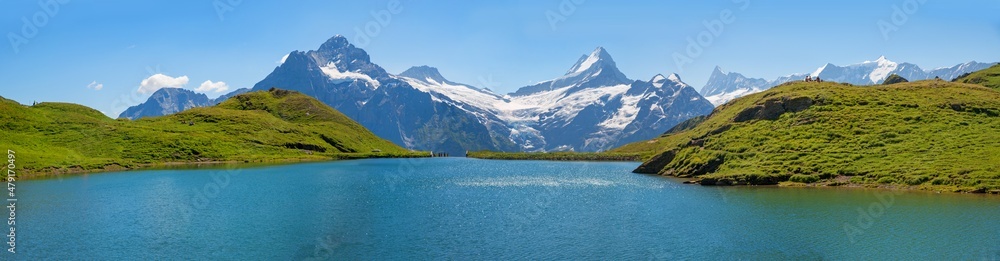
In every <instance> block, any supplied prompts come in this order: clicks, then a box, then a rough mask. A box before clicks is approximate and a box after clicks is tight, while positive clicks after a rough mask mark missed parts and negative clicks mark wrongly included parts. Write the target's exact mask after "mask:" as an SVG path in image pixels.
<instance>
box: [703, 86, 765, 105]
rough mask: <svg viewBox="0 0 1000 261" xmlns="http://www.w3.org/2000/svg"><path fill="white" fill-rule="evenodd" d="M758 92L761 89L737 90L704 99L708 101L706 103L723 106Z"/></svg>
mask: <svg viewBox="0 0 1000 261" xmlns="http://www.w3.org/2000/svg"><path fill="white" fill-rule="evenodd" d="M758 92H761V89H757V88H754V89H739V90H735V91H732V92H724V93H720V94H716V95H712V96H705V99H706V100H708V102H711V103H712V105H715V106H719V105H722V104H725V103H727V102H729V101H731V100H733V99H736V98H739V97H743V96H747V95H750V94H754V93H758Z"/></svg>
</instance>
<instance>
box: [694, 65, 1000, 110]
mask: <svg viewBox="0 0 1000 261" xmlns="http://www.w3.org/2000/svg"><path fill="white" fill-rule="evenodd" d="M993 64H996V63H979V62H975V61H973V62H968V63H964V64H959V65H955V66H953V67H946V68H938V69H934V70H924V69H921V68H920V67H919V66H917V65H915V64H912V63H897V62H893V61H890V60H889V59H886V58H885V56H881V57H879V58H878V59H875V61H865V62H862V63H858V64H852V65H847V66H837V65H834V64H829V63H828V64H826V65H824V66H822V67H820V68H819V69H816V70H815V71H813V72H812V73H808V74H792V75H788V76H784V77H779V78H778V79H775V80H773V81H766V80H764V79H759V78H756V79H755V78H746V77H744V76H743V75H741V74H738V73H725V72H722V70H721V69H719V68H718V67H716V70H715V72H713V73H712V76H710V77H709V80H708V82H707V83H706V84H705V87H703V88H702V92H701V94H702V95H705V98H706V99H709V100H710V101H712V103H713V104H715V105H720V104H723V103H726V102H728V101H729V100H732V99H735V98H739V97H742V96H744V95H748V94H752V93H757V92H760V91H763V90H766V89H769V88H771V87H773V86H777V85H780V84H782V83H786V82H790V81H797V80H802V79H804V78H805V77H806V76H811V77H814V78H815V77H819V78H821V79H823V80H825V81H834V82H844V83H850V84H854V85H873V84H880V83H882V81H884V80H885V78H886V77H889V75H892V74H897V75H899V76H902V77H903V78H906V79H908V80H911V81H912V80H926V79H932V78H935V77H939V78H941V79H944V80H949V81H950V80H952V79H954V78H956V77H958V76H960V75H962V74H965V73H969V72H974V71H978V70H982V69H986V68H989V67H990V66H992V65H993Z"/></svg>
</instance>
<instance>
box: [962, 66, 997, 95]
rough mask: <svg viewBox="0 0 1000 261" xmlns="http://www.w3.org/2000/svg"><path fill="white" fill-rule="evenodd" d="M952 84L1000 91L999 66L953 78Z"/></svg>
mask: <svg viewBox="0 0 1000 261" xmlns="http://www.w3.org/2000/svg"><path fill="white" fill-rule="evenodd" d="M954 82H960V83H971V84H979V85H982V86H986V87H989V88H992V89H994V90H1000V64H997V65H994V66H993V67H990V68H986V69H983V70H980V71H977V72H973V73H970V74H968V75H963V76H959V77H958V78H955V80H954Z"/></svg>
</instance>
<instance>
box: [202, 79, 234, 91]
mask: <svg viewBox="0 0 1000 261" xmlns="http://www.w3.org/2000/svg"><path fill="white" fill-rule="evenodd" d="M228 90H229V85H228V84H226V82H212V81H205V82H203V83H201V86H198V89H194V91H196V92H206V93H207V92H216V93H219V92H224V91H228Z"/></svg>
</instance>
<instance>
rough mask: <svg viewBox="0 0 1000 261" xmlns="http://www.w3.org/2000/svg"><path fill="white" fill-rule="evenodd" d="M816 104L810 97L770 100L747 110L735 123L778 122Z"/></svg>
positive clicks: (742, 112)
mask: <svg viewBox="0 0 1000 261" xmlns="http://www.w3.org/2000/svg"><path fill="white" fill-rule="evenodd" d="M814 103H815V102H814V101H813V99H812V98H809V97H796V98H788V97H782V98H778V99H770V100H766V101H764V102H763V104H757V105H754V106H753V107H750V108H747V109H745V110H743V111H741V112H740V113H739V114H737V115H736V118H734V119H733V121H734V122H747V121H752V120H772V121H773V120H777V119H778V117H780V116H781V115H782V114H785V113H787V112H800V111H804V110H806V109H809V107H811V106H812V105H813V104H814Z"/></svg>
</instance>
